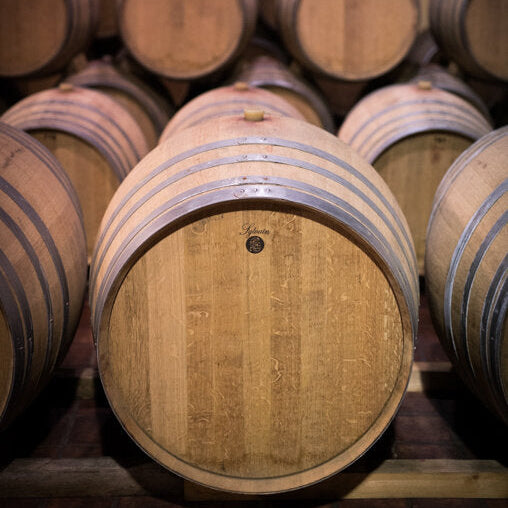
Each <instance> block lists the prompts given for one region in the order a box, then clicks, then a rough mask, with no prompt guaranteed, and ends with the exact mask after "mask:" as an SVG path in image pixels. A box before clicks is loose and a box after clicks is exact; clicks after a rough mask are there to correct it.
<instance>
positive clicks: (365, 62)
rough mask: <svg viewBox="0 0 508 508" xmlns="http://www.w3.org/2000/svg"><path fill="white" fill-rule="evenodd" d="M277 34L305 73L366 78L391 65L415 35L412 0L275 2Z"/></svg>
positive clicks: (415, 6)
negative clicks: (308, 70) (302, 66)
mask: <svg viewBox="0 0 508 508" xmlns="http://www.w3.org/2000/svg"><path fill="white" fill-rule="evenodd" d="M277 8H278V11H277V15H276V16H275V19H276V20H277V23H278V25H279V26H278V31H279V33H280V35H281V37H282V40H283V41H284V44H285V45H286V47H287V48H288V50H289V51H291V53H292V54H293V56H294V57H295V58H296V59H298V60H299V61H300V63H301V64H302V65H304V66H306V67H308V68H309V69H310V70H312V71H315V72H317V73H320V74H326V75H329V76H330V77H333V78H337V79H345V80H352V81H355V80H366V79H371V78H374V77H377V76H379V75H381V74H384V73H386V72H388V71H389V70H390V69H392V68H393V67H395V66H396V65H397V64H398V63H399V62H400V61H401V60H402V59H403V58H404V56H405V55H406V54H407V52H408V51H409V49H410V48H411V45H412V44H413V41H414V40H415V38H416V35H417V33H418V20H419V4H418V2H417V1H416V0H385V1H383V2H379V0H362V1H361V2H350V1H348V0H319V1H316V0H280V1H279V2H278V4H277Z"/></svg>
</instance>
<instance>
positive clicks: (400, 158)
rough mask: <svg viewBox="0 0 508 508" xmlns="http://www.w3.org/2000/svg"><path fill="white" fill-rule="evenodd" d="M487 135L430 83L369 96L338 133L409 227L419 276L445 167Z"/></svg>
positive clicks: (479, 119) (473, 113)
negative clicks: (374, 173) (373, 171)
mask: <svg viewBox="0 0 508 508" xmlns="http://www.w3.org/2000/svg"><path fill="white" fill-rule="evenodd" d="M491 130H492V127H491V126H490V124H489V123H488V121H487V120H486V119H485V118H484V116H483V115H482V114H481V113H480V112H479V111H478V110H477V109H476V108H474V107H473V106H472V105H471V104H469V103H468V102H466V101H465V100H463V99H461V98H460V97H458V96H456V95H453V94H451V93H448V92H445V91H444V90H440V89H438V88H433V87H432V85H431V83H430V82H419V83H418V84H410V83H408V84H403V85H392V86H387V87H384V88H380V89H378V90H376V91H375V92H372V93H371V94H369V95H367V96H366V97H364V98H363V99H362V100H361V101H360V102H359V103H358V104H357V105H356V106H355V107H354V108H353V109H352V110H351V111H350V112H349V114H348V115H347V117H346V118H345V120H344V123H343V124H342V126H341V128H340V130H339V133H338V136H339V138H340V139H342V141H345V142H346V143H348V144H350V145H351V146H352V147H353V148H354V149H355V150H357V151H358V153H360V155H362V156H363V157H365V158H366V159H367V161H368V162H370V163H371V164H373V165H374V167H375V168H376V169H377V170H378V171H379V174H380V175H381V176H382V177H383V178H384V180H385V181H386V182H387V183H388V186H389V187H390V189H391V190H392V192H393V193H394V194H395V197H396V198H397V200H398V202H399V204H400V206H401V208H402V210H403V212H404V214H405V216H406V218H407V220H408V222H409V227H410V229H411V232H412V234H413V239H414V242H415V246H416V255H417V258H418V265H419V270H420V274H422V275H423V273H424V270H423V267H424V254H425V234H426V231H427V222H428V218H429V215H430V211H431V209H432V200H433V199H434V194H435V192H436V189H437V186H438V185H439V182H440V181H441V178H442V177H443V175H444V174H445V172H446V170H447V169H448V168H449V167H450V165H451V163H452V162H453V161H454V160H455V159H456V158H457V157H458V156H459V155H460V154H461V153H462V152H463V151H464V150H465V149H466V148H468V147H469V146H470V145H471V144H472V143H473V142H474V141H475V140H477V139H478V138H479V137H481V136H483V135H484V134H486V133H488V132H489V131H491Z"/></svg>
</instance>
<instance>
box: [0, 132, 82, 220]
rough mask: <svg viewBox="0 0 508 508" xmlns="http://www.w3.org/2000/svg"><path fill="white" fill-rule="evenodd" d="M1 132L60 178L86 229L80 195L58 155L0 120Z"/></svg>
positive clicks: (59, 181)
mask: <svg viewBox="0 0 508 508" xmlns="http://www.w3.org/2000/svg"><path fill="white" fill-rule="evenodd" d="M0 132H2V133H4V134H5V135H6V136H8V137H10V138H12V139H13V140H14V141H16V142H17V143H19V144H20V145H22V146H23V147H24V148H26V150H27V151H29V152H31V153H32V154H33V155H34V156H35V157H36V158H37V159H38V160H40V161H41V163H42V164H44V165H45V166H46V167H47V169H48V170H49V171H50V172H51V174H52V175H53V176H54V177H55V178H56V179H57V180H58V183H60V185H61V186H62V187H63V188H64V190H65V191H66V193H67V194H68V196H69V200H70V201H71V203H72V206H73V207H74V209H75V210H76V215H77V216H78V219H79V221H80V222H81V224H82V225H83V230H84V228H85V226H84V223H83V212H82V210H81V205H80V204H79V200H78V196H77V195H76V191H75V189H74V187H73V185H72V183H71V180H70V178H69V177H68V175H67V173H66V172H65V170H64V169H63V168H62V167H61V166H60V163H59V162H58V160H57V159H56V157H55V156H54V155H53V154H52V153H51V152H50V151H49V150H48V149H47V148H46V147H45V146H44V145H43V144H42V143H40V142H39V141H37V140H36V139H35V138H33V137H32V136H30V135H28V134H26V133H25V132H23V131H21V130H20V129H17V128H14V127H12V126H11V125H9V124H6V123H3V122H0Z"/></svg>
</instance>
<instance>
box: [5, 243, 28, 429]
mask: <svg viewBox="0 0 508 508" xmlns="http://www.w3.org/2000/svg"><path fill="white" fill-rule="evenodd" d="M2 311H3V313H4V317H5V320H6V322H7V326H8V327H9V332H10V336H11V340H12V346H13V355H14V362H13V365H14V370H13V375H12V382H11V390H10V395H9V396H8V399H7V406H8V405H9V404H8V401H9V400H15V399H16V398H17V396H18V394H19V393H20V392H21V390H22V389H23V386H24V385H25V382H26V376H27V372H29V369H30V364H31V361H32V354H33V323H32V315H31V313H30V306H29V305H28V300H27V298H26V293H25V290H24V288H23V285H22V284H21V282H20V280H19V277H18V275H17V273H16V270H15V269H14V267H13V266H12V264H11V263H10V261H9V260H8V259H7V256H6V255H5V254H4V252H3V251H2V250H1V249H0V312H2ZM27 350H28V351H27ZM25 359H26V361H25ZM25 364H26V365H25ZM1 368H2V369H3V368H5V367H4V366H2V367H1ZM7 406H6V407H7ZM3 417H4V415H3V414H2V415H0V422H1V421H2V419H3Z"/></svg>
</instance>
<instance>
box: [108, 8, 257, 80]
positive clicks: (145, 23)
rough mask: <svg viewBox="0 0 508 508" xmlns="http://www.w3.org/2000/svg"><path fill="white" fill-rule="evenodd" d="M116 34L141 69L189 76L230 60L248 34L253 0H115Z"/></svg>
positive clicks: (252, 24) (169, 75) (203, 73)
mask: <svg viewBox="0 0 508 508" xmlns="http://www.w3.org/2000/svg"><path fill="white" fill-rule="evenodd" d="M117 9H118V22H119V28H120V34H121V36H122V39H123V41H124V43H125V45H126V47H127V48H128V50H129V51H130V52H131V54H132V56H133V57H134V58H135V59H136V60H138V62H139V63H140V64H142V65H143V66H144V67H146V68H147V69H149V70H151V71H152V72H154V73H156V74H160V75H162V76H165V77H167V78H175V79H195V78H200V77H203V76H206V75H208V74H211V73H212V72H215V71H217V70H218V69H221V68H222V67H224V66H225V65H227V64H229V63H231V62H232V61H233V60H234V59H235V58H236V57H237V56H239V54H240V53H241V51H242V50H243V48H244V47H245V45H246V44H247V42H248V40H249V38H250V36H251V35H252V33H253V31H254V28H255V24H256V17H257V1H256V0H193V1H186V2H182V1H181V0H121V1H120V2H118V4H117Z"/></svg>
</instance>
